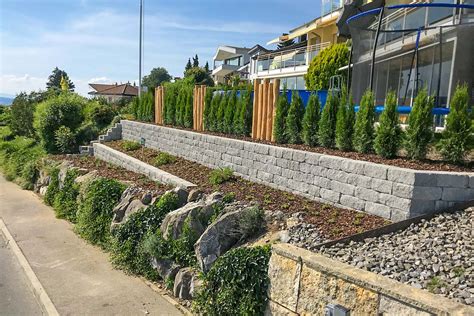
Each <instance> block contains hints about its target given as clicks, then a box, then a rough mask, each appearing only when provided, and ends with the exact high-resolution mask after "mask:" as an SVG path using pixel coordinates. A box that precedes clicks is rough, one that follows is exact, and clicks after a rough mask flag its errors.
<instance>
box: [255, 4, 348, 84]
mask: <svg viewBox="0 0 474 316" xmlns="http://www.w3.org/2000/svg"><path fill="white" fill-rule="evenodd" d="M342 7H343V1H342V0H323V1H322V12H321V17H318V18H316V19H314V20H312V21H310V22H308V23H305V24H304V25H301V26H299V27H297V28H295V29H293V30H290V31H289V32H288V34H284V35H282V36H279V37H277V38H275V39H273V40H271V41H269V42H268V43H267V44H268V45H270V44H278V43H283V42H286V41H289V40H294V41H295V43H294V44H293V45H291V46H288V47H283V48H281V49H277V50H273V51H267V52H262V51H260V52H258V53H256V54H251V60H250V76H249V78H250V80H255V79H275V78H278V79H280V86H281V88H283V86H284V85H286V86H287V88H288V89H297V90H304V89H305V88H306V87H305V81H304V75H305V74H306V73H307V71H308V66H309V64H310V63H311V60H312V59H313V57H314V56H316V55H317V54H318V53H319V52H320V51H321V50H323V49H324V48H326V47H328V46H329V45H331V44H333V43H337V42H340V41H345V38H343V37H340V36H338V28H337V26H336V21H337V20H338V18H339V16H340V13H341V11H342Z"/></svg>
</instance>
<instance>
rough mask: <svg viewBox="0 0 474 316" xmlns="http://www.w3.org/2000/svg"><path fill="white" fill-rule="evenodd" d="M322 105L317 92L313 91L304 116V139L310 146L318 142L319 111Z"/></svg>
mask: <svg viewBox="0 0 474 316" xmlns="http://www.w3.org/2000/svg"><path fill="white" fill-rule="evenodd" d="M320 110H321V105H320V104H319V98H318V96H317V95H316V94H314V93H312V94H311V96H310V97H309V100H308V105H307V106H306V111H305V113H304V117H303V141H304V143H305V144H306V145H308V146H316V145H317V144H318V125H319V112H320Z"/></svg>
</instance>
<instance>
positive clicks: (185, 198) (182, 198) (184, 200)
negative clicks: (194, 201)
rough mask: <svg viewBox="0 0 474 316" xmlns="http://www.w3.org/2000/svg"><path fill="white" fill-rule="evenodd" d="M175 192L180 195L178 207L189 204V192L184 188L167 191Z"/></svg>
mask: <svg viewBox="0 0 474 316" xmlns="http://www.w3.org/2000/svg"><path fill="white" fill-rule="evenodd" d="M169 192H174V193H176V194H177V195H178V207H181V206H184V205H186V203H187V202H188V194H189V193H188V191H187V190H186V189H185V188H182V187H176V188H174V189H173V190H170V191H167V192H166V193H169Z"/></svg>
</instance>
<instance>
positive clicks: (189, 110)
mask: <svg viewBox="0 0 474 316" xmlns="http://www.w3.org/2000/svg"><path fill="white" fill-rule="evenodd" d="M193 98H194V95H193V89H192V87H186V103H185V108H184V116H183V121H184V122H183V125H184V127H187V128H191V127H193Z"/></svg>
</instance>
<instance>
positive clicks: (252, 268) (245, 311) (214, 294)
mask: <svg viewBox="0 0 474 316" xmlns="http://www.w3.org/2000/svg"><path fill="white" fill-rule="evenodd" d="M270 255H271V251H270V247H268V246H264V247H254V248H235V249H232V250H230V251H228V252H227V253H225V254H224V255H223V256H221V257H219V258H217V260H216V262H215V263H214V264H213V266H212V267H211V269H210V270H209V272H208V273H206V274H204V275H203V281H204V283H203V286H202V288H201V290H200V291H199V292H198V295H197V298H196V299H195V301H194V302H193V309H194V311H195V312H197V313H198V314H200V315H216V316H217V315H263V314H264V312H265V308H266V305H267V301H268V298H267V289H268V284H269V279H268V274H267V273H268V262H269V260H270Z"/></svg>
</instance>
